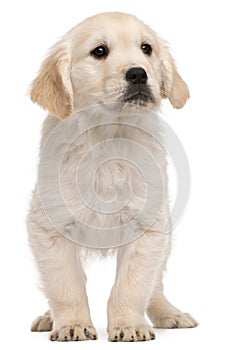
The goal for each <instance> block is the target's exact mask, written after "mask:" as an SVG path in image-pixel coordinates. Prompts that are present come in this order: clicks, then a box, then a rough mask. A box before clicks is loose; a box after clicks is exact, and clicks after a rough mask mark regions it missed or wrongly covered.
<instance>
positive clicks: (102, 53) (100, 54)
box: [90, 45, 109, 60]
mask: <svg viewBox="0 0 230 350" xmlns="http://www.w3.org/2000/svg"><path fill="white" fill-rule="evenodd" d="M108 54H109V49H108V47H107V46H106V45H100V46H98V47H96V48H95V49H94V50H93V51H91V52H90V55H91V56H93V57H94V58H96V59H98V60H100V59H102V58H106V57H107V56H108Z"/></svg>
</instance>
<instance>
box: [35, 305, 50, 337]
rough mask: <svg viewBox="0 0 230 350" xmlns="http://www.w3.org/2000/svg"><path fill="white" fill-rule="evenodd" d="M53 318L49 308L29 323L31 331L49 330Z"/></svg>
mask: <svg viewBox="0 0 230 350" xmlns="http://www.w3.org/2000/svg"><path fill="white" fill-rule="evenodd" d="M52 327H53V320H52V317H51V314H50V310H49V311H47V312H46V313H44V315H42V316H38V317H37V318H36V319H35V320H34V321H33V323H32V325H31V332H49V331H51V330H52Z"/></svg>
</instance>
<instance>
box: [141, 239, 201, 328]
mask: <svg viewBox="0 0 230 350" xmlns="http://www.w3.org/2000/svg"><path fill="white" fill-rule="evenodd" d="M167 236H168V242H167V247H166V250H165V252H164V253H165V257H164V260H163V263H162V265H161V267H160V269H159V272H158V275H157V280H156V282H155V285H154V289H153V291H152V294H151V297H150V300H149V303H148V308H147V315H148V317H149V319H150V320H151V321H152V322H153V324H154V326H155V327H156V328H192V327H196V326H197V325H198V323H197V321H196V320H195V319H194V318H193V317H192V316H190V315H189V314H188V313H184V312H181V311H180V310H179V309H177V308H176V307H175V306H173V305H172V304H171V303H170V302H169V301H168V300H167V298H166V297H165V295H164V292H163V282H162V279H163V272H164V269H165V266H166V262H167V259H168V255H169V252H170V248H171V234H169V235H167Z"/></svg>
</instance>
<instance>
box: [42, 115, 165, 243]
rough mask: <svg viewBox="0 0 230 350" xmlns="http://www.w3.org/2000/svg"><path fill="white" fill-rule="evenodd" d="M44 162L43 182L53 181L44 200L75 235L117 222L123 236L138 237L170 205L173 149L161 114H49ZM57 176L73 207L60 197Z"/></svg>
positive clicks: (114, 225) (90, 233)
mask: <svg viewBox="0 0 230 350" xmlns="http://www.w3.org/2000/svg"><path fill="white" fill-rule="evenodd" d="M57 160H58V162H57ZM57 163H58V164H59V168H58V169H57V168H56V165H54V164H57ZM40 168H42V169H43V173H44V174H45V176H43V177H42V182H40V186H39V188H40V189H43V187H44V186H43V185H44V182H46V181H48V182H49V184H50V185H49V186H46V191H45V193H44V191H43V193H42V195H40V198H41V199H42V202H43V203H42V205H43V207H45V210H48V211H49V212H51V211H52V213H53V214H54V216H55V222H56V223H58V225H59V226H60V227H62V231H64V234H66V235H68V236H70V237H72V238H73V239H75V235H76V232H78V233H79V232H81V236H82V237H83V238H82V239H84V240H85V239H86V236H87V235H88V236H89V237H92V236H95V231H96V230H108V231H110V232H111V229H115V230H116V229H117V230H119V231H120V234H121V235H122V237H123V239H124V237H125V236H127V237H129V236H130V235H131V236H132V235H134V236H137V235H138V234H139V232H140V231H142V230H145V229H147V228H149V227H150V226H151V225H152V224H153V223H154V222H155V221H156V222H157V221H158V220H157V219H158V216H159V215H161V213H162V211H164V210H165V208H164V206H165V198H166V197H167V178H166V154H165V150H164V148H163V146H162V140H161V137H160V127H159V123H158V119H157V116H156V115H155V114H153V113H150V112H149V113H144V114H143V112H142V113H135V114H133V115H122V114H120V113H119V114H118V113H111V115H110V116H109V117H108V114H107V113H100V114H99V113H98V111H97V113H94V114H92V112H91V111H90V112H87V111H86V112H84V113H82V112H78V113H77V114H75V115H74V116H73V117H71V118H69V119H68V120H67V121H65V122H62V123H60V122H59V121H58V120H57V118H55V117H52V116H49V117H48V118H47V120H46V121H45V123H44V129H43V139H42V147H41V162H40ZM57 170H58V174H57ZM57 175H58V181H59V182H58V186H59V189H58V193H59V194H60V193H61V196H62V199H63V201H64V204H65V206H66V207H67V208H68V214H67V211H66V210H63V206H62V205H60V201H59V200H57V196H56V192H57V188H55V185H54V184H57V181H55V179H57ZM52 178H53V181H52ZM44 202H45V203H44ZM44 204H45V205H44ZM73 218H74V219H73ZM98 239H99V237H98V235H97V241H98ZM127 239H128V238H127ZM78 240H79V237H78ZM99 240H100V239H99ZM102 240H103V239H102Z"/></svg>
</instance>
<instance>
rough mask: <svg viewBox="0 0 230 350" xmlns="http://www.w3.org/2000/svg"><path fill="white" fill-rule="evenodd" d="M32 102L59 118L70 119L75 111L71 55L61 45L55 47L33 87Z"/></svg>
mask: <svg viewBox="0 0 230 350" xmlns="http://www.w3.org/2000/svg"><path fill="white" fill-rule="evenodd" d="M30 96H31V100H32V101H33V102H36V103H37V104H39V105H40V106H41V107H43V108H44V109H46V110H48V111H49V112H50V113H51V114H53V115H55V116H56V117H58V118H62V119H63V118H66V117H68V116H69V115H70V114H71V113H72V110H73V92H72V85H71V80H70V55H69V52H68V50H67V48H65V47H63V45H61V44H57V45H55V46H54V47H53V49H52V50H51V52H50V55H49V56H48V57H47V58H46V59H45V61H44V62H43V64H42V66H41V69H40V72H39V74H38V77H37V78H36V79H35V80H34V81H33V83H32V86H31V93H30Z"/></svg>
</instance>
